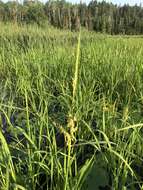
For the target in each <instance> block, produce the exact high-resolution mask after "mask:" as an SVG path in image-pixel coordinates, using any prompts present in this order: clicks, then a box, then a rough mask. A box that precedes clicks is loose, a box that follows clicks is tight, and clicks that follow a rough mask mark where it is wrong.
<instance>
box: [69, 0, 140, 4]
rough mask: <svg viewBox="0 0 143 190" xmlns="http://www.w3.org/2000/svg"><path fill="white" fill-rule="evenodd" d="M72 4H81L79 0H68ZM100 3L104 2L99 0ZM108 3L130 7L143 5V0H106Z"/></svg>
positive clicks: (87, 0) (86, 0) (84, 0)
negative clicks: (128, 5)
mask: <svg viewBox="0 0 143 190" xmlns="http://www.w3.org/2000/svg"><path fill="white" fill-rule="evenodd" d="M68 1H71V2H79V0H68ZM82 1H83V2H86V3H88V2H89V1H90V0H82ZM98 1H102V0H98ZM106 1H107V2H113V3H114V4H121V5H123V4H125V3H126V4H130V5H135V4H138V5H139V4H140V3H142V4H143V0H106Z"/></svg>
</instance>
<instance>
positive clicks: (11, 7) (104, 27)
mask: <svg viewBox="0 0 143 190" xmlns="http://www.w3.org/2000/svg"><path fill="white" fill-rule="evenodd" d="M0 21H1V22H14V23H19V24H22V23H27V24H28V23H37V24H38V25H43V26H44V25H45V24H46V22H48V23H49V24H51V25H53V26H55V27H57V28H61V29H69V30H75V31H78V30H79V28H80V26H81V27H85V28H86V29H88V30H91V31H96V32H103V33H108V34H143V7H142V6H141V5H140V6H138V5H134V6H130V5H128V4H126V5H123V6H120V5H115V4H113V3H107V2H105V1H102V2H98V1H96V0H92V1H91V2H90V3H89V4H88V5H87V4H85V3H82V2H80V3H78V4H72V3H70V2H66V1H65V0H54V1H53V0H49V1H48V2H47V3H45V4H43V3H41V2H39V1H37V0H35V1H33V0H25V1H24V2H23V3H22V4H21V3H18V1H9V2H7V3H4V2H2V1H0Z"/></svg>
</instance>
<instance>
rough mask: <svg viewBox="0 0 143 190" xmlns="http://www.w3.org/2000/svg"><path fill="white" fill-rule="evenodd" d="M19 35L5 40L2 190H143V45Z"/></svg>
mask: <svg viewBox="0 0 143 190" xmlns="http://www.w3.org/2000/svg"><path fill="white" fill-rule="evenodd" d="M6 27H7V29H6ZM11 27H12V26H9V25H8V26H5V28H3V29H1V30H2V32H1V34H0V78H1V80H0V126H1V127H0V151H1V155H0V189H2V190H3V189H4V190H5V189H10V190H16V189H21V190H31V189H33V190H35V189H38V190H40V189H41V190H45V189H51V190H62V189H63V190H74V189H78V190H80V189H81V190H84V189H89V190H93V189H97V190H98V189H99V190H100V189H115V190H120V189H121V190H123V189H127V190H128V189H135V190H136V189H142V188H143V184H142V181H143V172H142V171H143V168H142V161H143V160H142V159H143V158H142V155H143V152H142V151H143V150H142V146H143V140H142V139H143V138H142V135H143V134H142V127H143V119H142V114H143V110H142V107H143V86H142V84H143V81H142V80H143V79H142V74H143V73H142V60H143V48H142V47H143V46H142V43H143V41H142V38H123V37H119V36H117V37H111V36H104V35H96V34H93V33H89V32H86V31H84V32H83V33H81V36H80V37H79V38H78V34H77V33H70V32H68V31H63V32H62V31H58V30H55V29H49V30H47V31H46V30H45V29H40V28H34V26H33V28H31V27H29V28H27V27H23V28H20V27H17V28H16V29H15V30H16V31H17V32H12V33H10V32H9V31H10V30H11ZM35 27H36V26H35ZM8 29H9V30H8ZM5 30H7V32H4V31H5ZM50 30H51V31H50ZM35 31H36V32H35ZM77 44H78V47H77ZM75 63H76V64H75Z"/></svg>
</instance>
